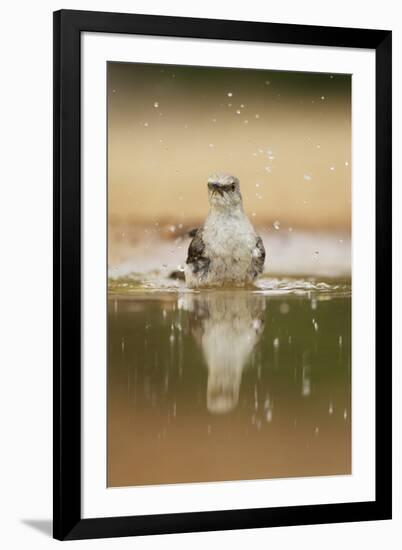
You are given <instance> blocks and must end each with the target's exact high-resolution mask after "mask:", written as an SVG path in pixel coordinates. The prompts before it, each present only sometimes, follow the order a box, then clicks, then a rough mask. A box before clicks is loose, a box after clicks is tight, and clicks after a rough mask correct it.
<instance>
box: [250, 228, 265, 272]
mask: <svg viewBox="0 0 402 550" xmlns="http://www.w3.org/2000/svg"><path fill="white" fill-rule="evenodd" d="M264 262H265V248H264V244H263V242H262V239H261V237H257V242H256V243H255V248H254V250H253V255H252V267H253V270H254V272H255V276H257V275H260V274H261V273H262V272H263V269H264Z"/></svg>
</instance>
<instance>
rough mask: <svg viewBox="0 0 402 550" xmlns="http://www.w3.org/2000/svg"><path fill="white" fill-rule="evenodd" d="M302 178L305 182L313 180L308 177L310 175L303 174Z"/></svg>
mask: <svg viewBox="0 0 402 550" xmlns="http://www.w3.org/2000/svg"><path fill="white" fill-rule="evenodd" d="M303 178H304V179H305V180H306V181H311V180H312V179H313V177H312V176H311V175H310V174H304V176H303Z"/></svg>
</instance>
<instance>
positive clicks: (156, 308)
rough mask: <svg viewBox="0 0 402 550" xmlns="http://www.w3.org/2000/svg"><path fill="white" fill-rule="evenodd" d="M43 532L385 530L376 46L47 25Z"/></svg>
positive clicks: (108, 22)
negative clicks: (50, 518) (49, 301)
mask: <svg viewBox="0 0 402 550" xmlns="http://www.w3.org/2000/svg"><path fill="white" fill-rule="evenodd" d="M54 327H55V328H54V536H55V537H56V538H58V539H82V538H95V537H111V536H113V537H116V536H129V535H145V534H154V533H173V532H185V531H187V532H189V531H205V530H218V529H219V530H222V529H243V528H254V527H268V526H286V525H297V524H313V523H330V522H345V521H362V520H374V519H376V520H378V519H388V518H390V517H391V32H389V31H383V30H363V29H348V28H330V27H314V26H299V25H283V24H271V23H255V22H253V23H252V22H244V21H218V20H207V19H188V18H178V17H160V16H147V15H132V14H131V15H129V14H122V13H97V12H81V11H65V10H62V11H59V12H56V13H55V14H54Z"/></svg>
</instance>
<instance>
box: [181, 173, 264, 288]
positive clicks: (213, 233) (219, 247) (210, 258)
mask: <svg viewBox="0 0 402 550" xmlns="http://www.w3.org/2000/svg"><path fill="white" fill-rule="evenodd" d="M208 200H209V205H210V209H209V213H208V216H207V218H206V219H205V222H204V224H203V226H202V227H200V228H198V229H197V230H196V231H195V234H194V237H193V239H192V241H191V242H190V246H189V248H188V254H187V260H186V265H185V269H184V275H185V281H186V286H187V287H188V288H203V287H205V288H209V287H244V286H249V285H251V284H252V283H253V281H255V279H256V278H257V277H258V276H259V275H260V274H261V273H262V272H263V269H264V262H265V248H264V244H263V242H262V239H261V237H260V236H259V235H257V234H256V232H255V231H254V228H253V226H252V224H251V222H250V220H249V219H248V218H247V216H246V214H245V213H244V210H243V199H242V196H241V193H240V182H239V179H238V178H237V177H236V176H233V175H231V174H228V173H224V172H218V173H215V174H212V175H211V176H209V178H208Z"/></svg>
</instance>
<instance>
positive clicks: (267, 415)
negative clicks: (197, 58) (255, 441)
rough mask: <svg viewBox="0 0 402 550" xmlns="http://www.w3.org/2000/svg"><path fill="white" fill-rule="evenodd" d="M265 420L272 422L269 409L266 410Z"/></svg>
mask: <svg viewBox="0 0 402 550" xmlns="http://www.w3.org/2000/svg"><path fill="white" fill-rule="evenodd" d="M265 418H266V421H267V422H272V411H271V409H268V410H267V414H266V416H265Z"/></svg>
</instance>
